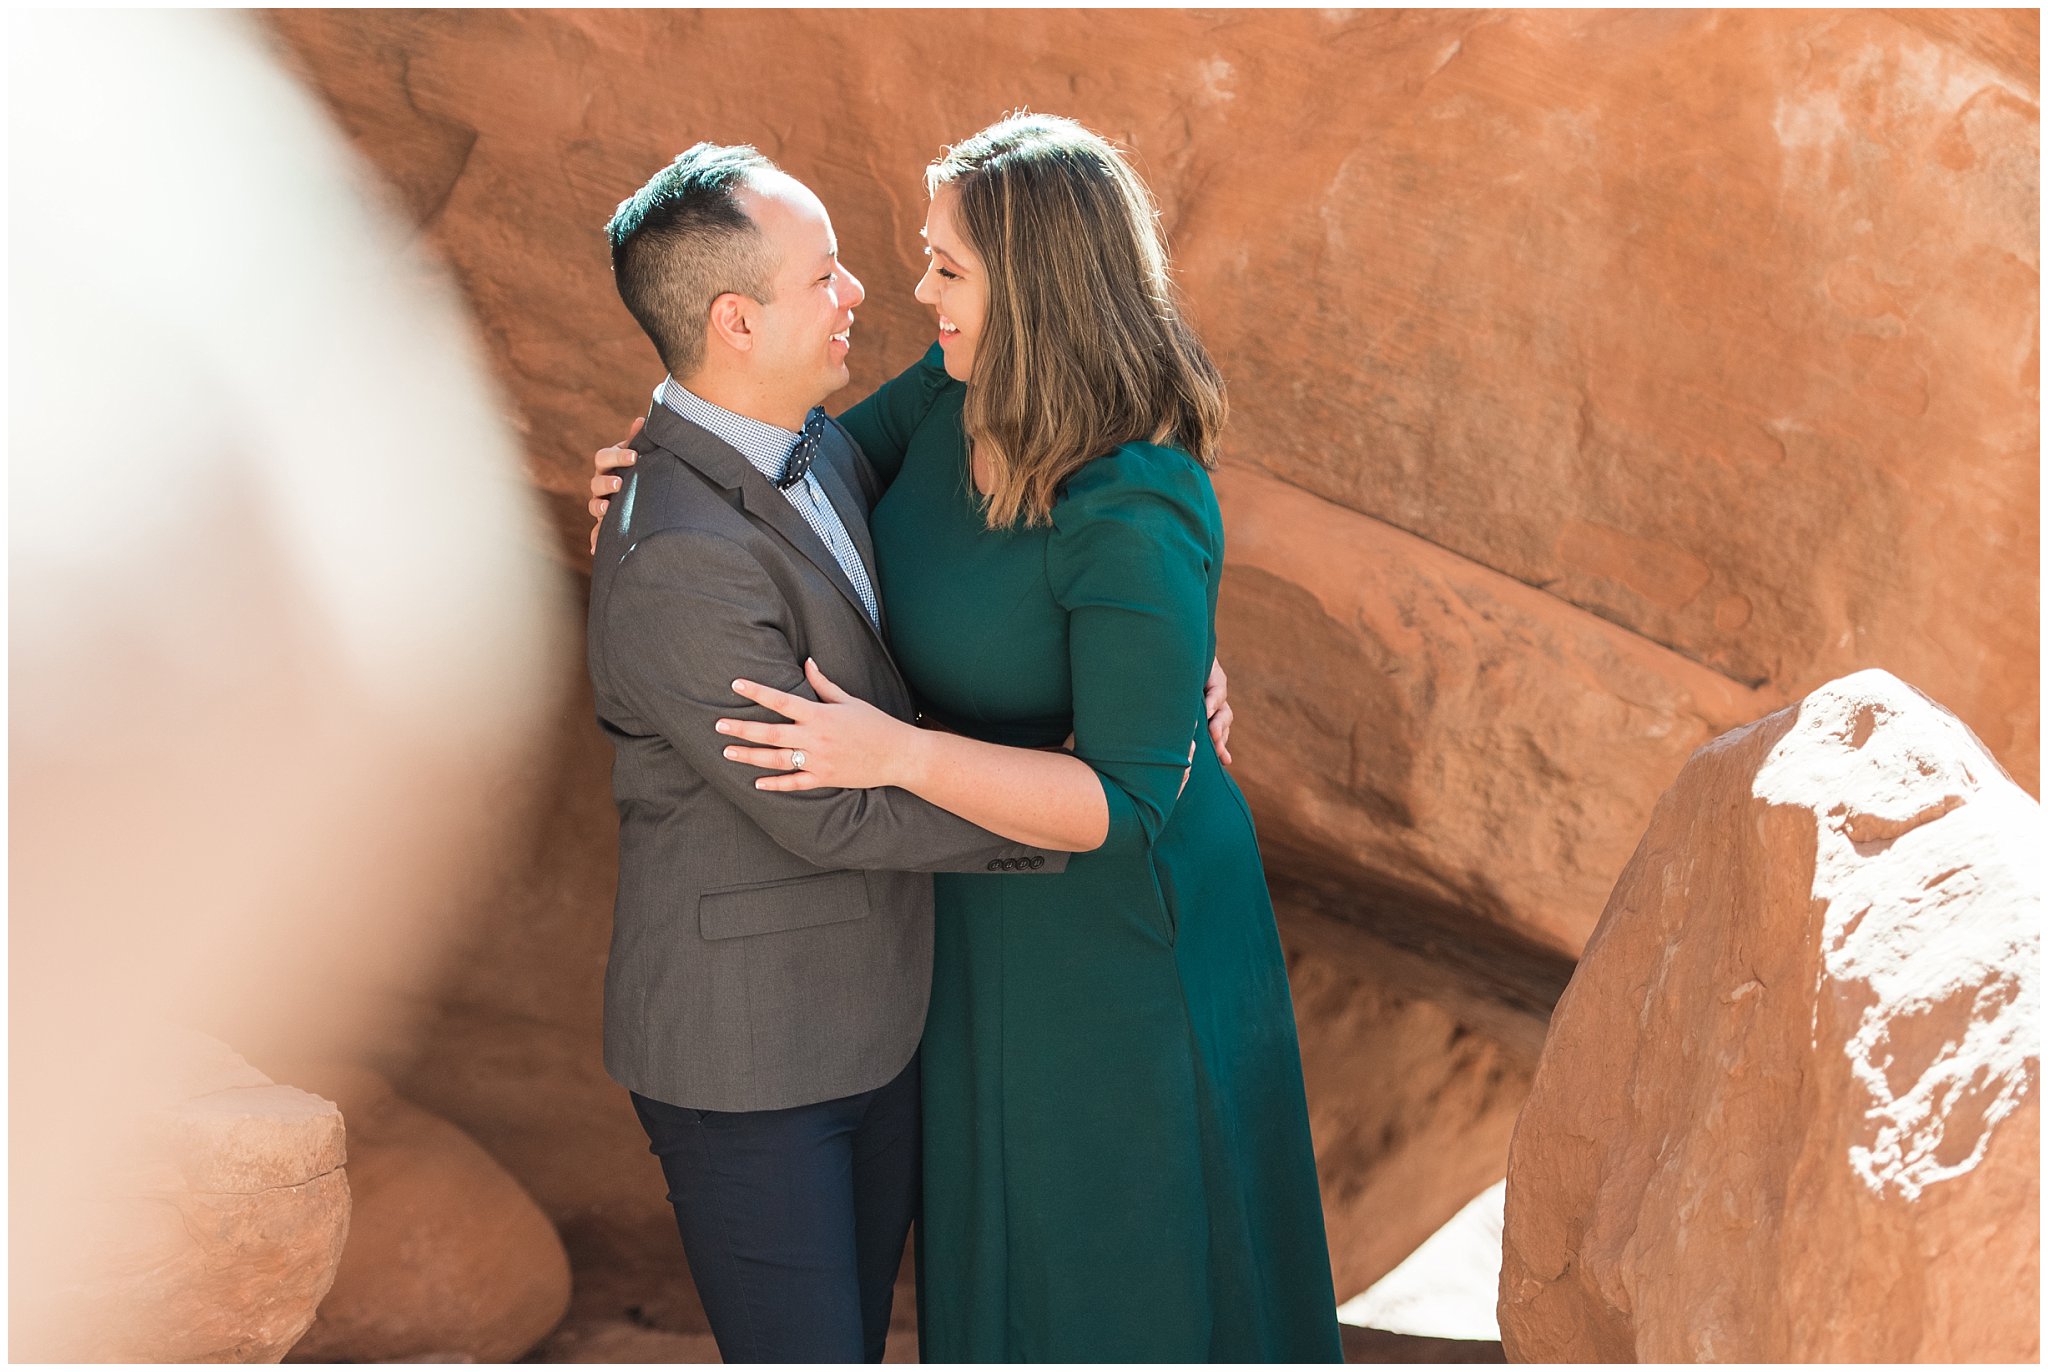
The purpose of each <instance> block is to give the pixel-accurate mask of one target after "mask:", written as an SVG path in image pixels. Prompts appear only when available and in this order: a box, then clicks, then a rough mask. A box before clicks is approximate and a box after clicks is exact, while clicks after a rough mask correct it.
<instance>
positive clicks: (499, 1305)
mask: <svg viewBox="0 0 2048 1372" xmlns="http://www.w3.org/2000/svg"><path fill="white" fill-rule="evenodd" d="M296 1075H298V1077H299V1079H300V1080H303V1081H307V1082H310V1083H312V1084H315V1085H317V1086H318V1087H319V1089H320V1090H321V1091H322V1092H323V1093H324V1094H327V1095H329V1096H332V1097H333V1098H334V1100H335V1101H336V1102H338V1103H339V1104H340V1106H341V1110H342V1114H343V1116H344V1118H345V1119H346V1120H347V1122H348V1137H349V1155H350V1160H349V1175H350V1178H351V1182H352V1187H351V1189H352V1191H353V1193H354V1197H355V1201H354V1207H353V1214H352V1217H351V1225H350V1232H349V1242H348V1248H347V1250H346V1251H345V1252H344V1253H343V1255H342V1262H341V1271H340V1273H339V1275H338V1276H336V1278H335V1281H334V1286H333V1288H332V1289H331V1290H330V1291H329V1292H328V1293H327V1298H326V1299H325V1300H323V1301H322V1302H321V1303H320V1311H319V1316H318V1318H317V1319H315V1320H314V1322H313V1327H312V1328H311V1329H309V1330H308V1331H307V1332H306V1336H305V1337H304V1338H303V1339H301V1340H300V1341H299V1343H298V1344H297V1345H296V1346H295V1347H294V1348H293V1349H292V1351H291V1360H292V1361H293V1362H404V1361H409V1360H415V1359H419V1358H422V1357H440V1358H443V1359H446V1358H448V1357H451V1356H452V1357H459V1358H460V1359H461V1360H462V1361H466V1362H486V1363H488V1362H498V1363H503V1362H514V1361H517V1360H518V1359H519V1358H520V1357H521V1356H523V1355H524V1354H525V1353H526V1352H527V1351H528V1350H530V1349H531V1348H533V1346H534V1345H535V1344H537V1343H539V1342H540V1341H541V1339H542V1338H543V1337H545V1336H546V1335H547V1333H548V1332H549V1331H550V1330H551V1329H553V1328H554V1327H555V1325H556V1323H557V1322H559V1321H560V1320H561V1318H562V1315H563V1313H564V1312H565V1311H567V1309H568V1308H569V1259H568V1255H567V1254H566V1253H564V1252H563V1250H562V1242H561V1240H560V1239H559V1238H557V1237H556V1236H555V1228H554V1226H553V1225H552V1224H550V1223H549V1222H548V1218H547V1216H546V1215H544V1214H542V1213H541V1211H540V1207H539V1206H537V1205H535V1204H534V1202H533V1198H532V1197H531V1196H529V1195H527V1193H526V1191H525V1189H524V1188H522V1187H521V1186H520V1185H519V1183H518V1182H517V1181H515V1180H513V1178H512V1176H511V1174H510V1173H508V1172H506V1171H505V1169H504V1168H503V1167H500V1166H499V1165H498V1164H497V1163H496V1162H495V1161H494V1160H493V1159H492V1158H491V1155H490V1154H488V1153H486V1152H485V1151H484V1150H483V1149H482V1148H480V1147H478V1146H477V1144H476V1142H475V1140H473V1139H471V1138H470V1137H469V1136H468V1135H466V1134H464V1133H463V1132H462V1131H461V1130H460V1129H457V1128H456V1127H455V1126H454V1125H452V1124H449V1123H448V1122H447V1121H446V1120H442V1119H439V1118H437V1117H436V1116H434V1115H432V1114H429V1113H428V1112H427V1111H425V1110H422V1109H420V1108H419V1107H418V1106H416V1105H413V1104H412V1103H411V1102H409V1101H407V1100H405V1099H404V1098H402V1097H400V1096H398V1095H397V1094H395V1093H394V1092H393V1091H392V1089H391V1087H390V1085H389V1083H387V1082H385V1081H384V1080H383V1079H382V1078H381V1077H378V1076H376V1075H375V1074H374V1073H371V1072H368V1071H364V1070H361V1069H336V1068H330V1069H326V1070H321V1071H312V1072H305V1073H299V1074H296Z"/></svg>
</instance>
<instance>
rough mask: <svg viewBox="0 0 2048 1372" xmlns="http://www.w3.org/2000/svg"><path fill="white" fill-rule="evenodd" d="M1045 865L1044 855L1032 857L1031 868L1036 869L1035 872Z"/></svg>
mask: <svg viewBox="0 0 2048 1372" xmlns="http://www.w3.org/2000/svg"><path fill="white" fill-rule="evenodd" d="M1043 866H1045V859H1044V858H1042V857H1034V858H1032V859H1031V870H1032V871H1034V872H1035V871H1037V870H1038V869H1039V868H1041V867H1043Z"/></svg>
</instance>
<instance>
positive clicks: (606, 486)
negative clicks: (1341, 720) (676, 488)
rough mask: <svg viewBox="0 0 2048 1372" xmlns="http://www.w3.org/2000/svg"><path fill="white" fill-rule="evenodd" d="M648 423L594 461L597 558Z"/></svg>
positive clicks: (638, 422) (640, 421)
mask: <svg viewBox="0 0 2048 1372" xmlns="http://www.w3.org/2000/svg"><path fill="white" fill-rule="evenodd" d="M646 423H647V420H646V418H645V417H644V416H641V417H636V418H635V419H634V420H633V423H632V427H630V428H628V429H627V430H626V436H625V438H624V439H622V440H620V442H619V443H618V445H617V446H616V447H611V448H599V449H598V450H597V454H596V456H594V457H593V458H592V459H591V461H592V462H593V463H594V464H595V465H596V467H597V475H596V476H593V477H591V478H590V517H591V518H592V519H594V520H596V521H597V523H596V524H593V525H591V526H590V553H591V556H593V557H595V556H596V555H597V530H598V525H601V524H603V523H604V512H605V511H606V510H609V509H610V508H611V507H612V502H611V496H612V493H613V492H614V491H616V490H618V489H619V487H621V486H623V485H624V484H625V479H624V478H623V477H616V476H613V475H612V473H613V472H614V471H616V470H617V469H618V468H620V467H630V466H632V465H633V462H634V460H635V459H636V458H638V457H639V454H638V453H636V452H634V451H633V450H632V449H631V448H629V447H627V446H626V444H628V443H631V442H632V441H633V440H634V439H635V438H638V437H639V436H640V430H641V427H642V426H643V425H645V424H646ZM1211 679H1212V680H1213V679H1214V678H1213V677H1212V678H1211Z"/></svg>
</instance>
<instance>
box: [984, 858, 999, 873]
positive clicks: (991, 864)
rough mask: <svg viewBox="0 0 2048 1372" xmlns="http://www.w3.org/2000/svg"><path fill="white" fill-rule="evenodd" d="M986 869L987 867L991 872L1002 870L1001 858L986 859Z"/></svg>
mask: <svg viewBox="0 0 2048 1372" xmlns="http://www.w3.org/2000/svg"><path fill="white" fill-rule="evenodd" d="M988 869H989V871H991V872H1000V871H1002V870H1003V860H1002V859H1001V858H990V859H989V860H988Z"/></svg>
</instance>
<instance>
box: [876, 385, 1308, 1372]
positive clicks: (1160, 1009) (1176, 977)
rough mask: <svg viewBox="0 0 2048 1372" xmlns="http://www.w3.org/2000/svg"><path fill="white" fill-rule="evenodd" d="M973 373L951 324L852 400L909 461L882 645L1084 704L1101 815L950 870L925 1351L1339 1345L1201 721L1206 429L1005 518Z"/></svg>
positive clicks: (1301, 1101)
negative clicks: (979, 479) (1200, 454)
mask: <svg viewBox="0 0 2048 1372" xmlns="http://www.w3.org/2000/svg"><path fill="white" fill-rule="evenodd" d="M965 394H966V388H965V387H964V386H962V385H961V384H960V383H958V382H955V381H953V380H951V379H950V378H948V377H947V376H946V374H945V370H944V367H943V365H942V363H941V361H940V353H939V350H938V349H937V348H936V347H934V348H933V349H932V351H931V352H930V353H928V354H927V355H926V357H925V358H924V360H923V361H922V362H920V363H919V364H918V365H917V366H915V367H912V368H911V369H910V370H909V371H907V372H905V373H904V374H903V375H901V376H899V377H897V378H896V379H895V380H893V381H891V382H889V383H888V384H887V385H886V386H884V387H883V388H882V389H881V390H880V391H878V392H876V393H875V394H874V395H873V396H872V397H870V398H869V399H868V400H866V401H864V402H863V403H861V404H860V405H859V406H857V407H855V409H854V410H852V411H851V412H849V413H848V414H847V415H845V416H844V417H843V422H844V423H845V424H846V426H847V427H848V429H850V430H851V431H852V433H853V435H854V437H855V438H856V439H858V440H859V442H860V444H861V446H862V447H863V448H864V449H865V450H866V451H867V453H868V455H869V457H870V458H871V459H873V460H874V462H875V464H876V466H877V467H878V468H879V469H880V471H881V474H882V476H883V478H884V480H885V481H887V482H888V488H887V490H886V492H885V494H884V495H883V497H882V499H881V502H880V503H879V505H878V506H877V507H876V510H875V513H874V519H873V531H874V546H875V561H876V570H877V572H878V584H879V589H880V594H881V598H882V603H883V607H884V613H885V615H886V618H887V621H888V627H889V636H890V643H891V646H892V647H893V648H894V650H895V653H896V658H897V661H898V662H899V664H900V665H901V666H902V668H903V672H904V675H905V677H906V678H907V679H908V681H909V682H910V685H911V687H912V689H913V690H914V691H915V692H916V693H917V695H918V698H919V702H920V705H921V706H922V708H923V709H925V710H926V711H927V712H928V713H930V714H932V715H934V716H935V717H937V718H938V719H939V720H941V721H943V722H944V723H946V724H947V725H949V726H950V727H952V728H955V729H958V730H959V731H961V732H962V733H965V734H969V735H972V736H974V737H977V738H982V739H987V740H990V741H992V742H996V743H1005V744H1016V745H1022V746H1027V747H1042V746H1046V745H1057V744H1059V743H1060V742H1061V741H1062V740H1063V739H1064V738H1065V737H1066V736H1067V734H1068V733H1069V732H1070V731H1071V732H1072V733H1073V734H1074V736H1075V751H1076V752H1077V753H1078V754H1079V756H1080V757H1081V758H1082V760H1084V761H1086V762H1087V763H1088V764H1089V765H1090V766H1091V767H1093V768H1094V769H1095V770H1096V773H1097V774H1098V776H1099V778H1100V780H1101V783H1102V788H1103V793H1104V795H1105V796H1106V798H1107V800H1108V805H1109V814H1110V825H1109V838H1108V841H1107V842H1105V843H1104V844H1103V845H1102V847H1100V848H1098V849H1096V850H1095V851H1093V852H1089V853H1080V854H1076V855H1075V856H1074V858H1073V860H1072V862H1071V863H1070V865H1069V866H1068V867H1067V870H1066V871H1065V872H1064V873H1061V874H1059V875H1057V876H1002V875H981V874H976V875H941V876H939V877H938V878H937V882H938V888H937V921H938V922H937V933H936V945H935V959H934V966H933V970H932V999H931V1012H930V1015H929V1018H928V1019H927V1021H926V1024H925V1033H924V1048H923V1055H924V1208H923V1212H922V1216H921V1219H920V1222H919V1241H918V1259H919V1261H918V1267H919V1274H920V1284H919V1296H918V1323H919V1330H920V1339H921V1344H920V1350H921V1353H922V1356H923V1357H924V1359H925V1360H926V1361H927V1362H1025V1361H1053V1362H1091V1361H1142V1362H1174V1361H1202V1360H1212V1361H1232V1362H1240V1361H1286V1362H1308V1361H1340V1360H1341V1354H1340V1351H1339V1347H1338V1340H1337V1321H1336V1299H1335V1295H1334V1293H1333V1291H1332V1289H1331V1283H1330V1262H1329V1251H1328V1247H1327V1244H1326V1241H1325V1239H1324V1234H1323V1216H1322V1205H1321V1198H1320V1196H1319V1194H1318V1191H1317V1187H1316V1170H1315V1156H1314V1153H1313V1150H1312V1147H1311V1144H1310V1139H1309V1127H1308V1105H1307V1100H1306V1097H1305V1095H1304V1093H1303V1089H1302V1078H1301V1054H1300V1048H1299V1046H1298V1044H1297V1042H1296V1037H1295V1028H1294V1011H1293V1004H1292V1001H1291V999H1290V998H1289V995H1288V989H1287V971H1286V965H1285V963H1284V961H1283V960H1282V956H1281V950H1280V940H1279V935H1278V933H1277V932H1276V930H1275V928H1274V923H1273V908H1272V904H1271V901H1270V898H1269V897H1268V895H1267V892H1266V883H1265V873H1264V871H1263V869H1262V868H1261V866H1260V863H1259V852H1258V846H1257V842H1256V839H1255V837H1254V835H1253V831H1252V820H1251V815H1250V812H1249V811H1248V810H1247V809H1246V807H1245V802H1244V797H1243V795H1241V794H1240V793H1239V791H1238V789H1237V786H1236V784H1235V783H1234V782H1232V781H1231V779H1230V777H1229V775H1228V774H1227V773H1226V772H1225V771H1224V769H1223V767H1222V766H1221V765H1220V764H1219V763H1218V761H1217V759H1216V754H1215V751H1214V749H1213V747H1212V746H1211V744H1210V741H1209V735H1208V730H1207V728H1206V727H1205V720H1204V713H1205V712H1204V710H1203V704H1202V689H1203V684H1204V681H1205V679H1206V677H1207V675H1208V670H1209V663H1210V659H1211V658H1212V657H1213V656H1214V654H1215V648H1216V639H1215V621H1216V591H1217V584H1218V580H1219V578H1220V575H1221V573H1222V569H1223V534H1222V525H1221V521H1220V518H1219V515H1218V512H1217V508H1216V498H1215V495H1214V493H1213V492H1212V490H1211V489H1210V485H1209V481H1208V478H1207V476H1206V475H1205V474H1204V473H1203V471H1202V470H1201V468H1200V466H1199V465H1197V464H1196V463H1195V462H1194V461H1193V460H1192V459H1191V458H1190V457H1189V456H1188V455H1187V454H1186V453H1184V452H1182V451H1180V450H1179V449H1177V448H1171V447H1159V446H1152V445H1147V444H1127V445H1125V446H1124V447H1122V448H1119V449H1118V450H1117V451H1115V452H1113V453H1110V454H1108V455H1106V456H1103V457H1100V458H1097V459H1096V460H1094V461H1092V462H1090V463H1089V464H1088V465H1087V466H1085V467H1083V468H1082V469H1081V470H1080V471H1079V472H1078V473H1077V474H1076V475H1075V476H1074V477H1073V478H1072V479H1071V480H1070V481H1069V482H1068V483H1067V487H1066V490H1065V493H1064V496H1063V498H1062V499H1061V501H1060V503H1059V504H1058V505H1057V506H1056V507H1055V509H1054V512H1053V518H1054V524H1053V527H1052V528H1050V529H1046V528H1037V529H1024V530H1015V531H1008V532H992V531H990V530H988V529H987V528H986V527H984V525H983V523H982V515H981V511H980V509H979V507H978V502H977V498H976V496H975V494H974V489H973V486H972V483H971V480H970V478H969V475H968V465H967V453H966V444H965V440H964V438H963V434H962V429H961V424H960V410H961V404H962V400H963V398H964V396H965ZM1190 743H1192V744H1193V745H1194V748H1195V757H1194V766H1193V771H1192V773H1191V774H1190V775H1189V777H1188V780H1187V785H1186V788H1185V789H1184V790H1183V789H1182V787H1181V775H1182V770H1183V769H1184V768H1185V767H1186V766H1187V764H1188V746H1189V744H1190Z"/></svg>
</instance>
